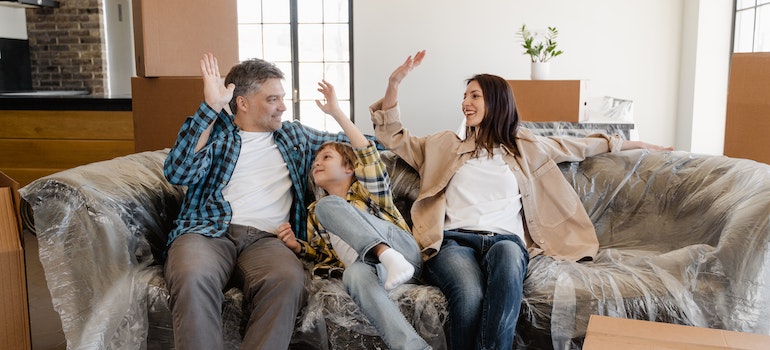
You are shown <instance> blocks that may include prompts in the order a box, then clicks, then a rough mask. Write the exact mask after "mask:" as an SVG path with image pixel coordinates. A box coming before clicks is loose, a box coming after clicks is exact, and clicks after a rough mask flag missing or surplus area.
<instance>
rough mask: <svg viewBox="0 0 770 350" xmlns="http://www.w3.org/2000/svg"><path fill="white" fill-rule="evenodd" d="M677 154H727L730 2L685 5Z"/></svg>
mask: <svg viewBox="0 0 770 350" xmlns="http://www.w3.org/2000/svg"><path fill="white" fill-rule="evenodd" d="M684 12H685V16H684V18H683V22H684V30H683V31H682V42H683V45H682V61H681V63H680V67H681V70H680V82H681V84H680V89H679V93H680V94H679V110H678V112H679V113H678V116H679V118H678V120H677V129H676V130H677V132H676V144H675V147H676V149H683V150H690V151H692V152H696V153H706V154H723V151H724V139H725V137H724V136H725V118H726V109H727V82H728V75H729V65H730V42H731V40H730V39H731V37H732V35H731V34H732V18H733V14H732V13H733V2H732V1H713V0H688V1H686V2H685V11H684Z"/></svg>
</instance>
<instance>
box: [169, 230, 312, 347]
mask: <svg viewBox="0 0 770 350" xmlns="http://www.w3.org/2000/svg"><path fill="white" fill-rule="evenodd" d="M165 276H166V281H167V282H168V288H169V293H170V294H171V310H172V316H173V322H174V343H175V344H176V348H177V349H181V350H184V349H207V350H208V349H223V347H224V340H223V337H222V302H223V300H224V294H223V290H224V289H225V287H226V285H227V284H228V281H230V279H231V278H232V279H233V282H234V283H237V285H238V286H241V288H242V290H243V295H244V297H243V310H244V312H245V313H246V315H248V324H247V326H246V331H245V334H244V336H243V342H242V344H241V348H242V349H287V348H288V347H289V341H290V340H291V336H292V333H293V331H294V322H295V318H296V317H297V314H298V313H299V311H300V310H301V308H302V306H303V305H304V303H305V300H306V298H307V293H308V292H307V283H308V279H307V276H306V274H305V272H304V270H303V266H302V263H301V262H300V261H299V260H298V259H297V257H296V256H295V255H294V253H293V252H292V251H291V250H290V249H289V248H287V247H286V246H285V245H284V244H283V242H281V241H280V240H279V239H277V238H276V237H275V236H274V235H273V234H271V233H268V232H264V231H261V230H258V229H256V228H253V227H248V226H241V225H230V228H229V229H228V230H227V233H226V234H225V235H224V236H222V237H217V238H214V237H207V236H203V235H200V234H196V233H186V234H183V235H181V236H179V237H178V238H176V239H175V240H174V241H173V242H172V243H171V247H170V248H169V251H168V259H167V260H166V265H165Z"/></svg>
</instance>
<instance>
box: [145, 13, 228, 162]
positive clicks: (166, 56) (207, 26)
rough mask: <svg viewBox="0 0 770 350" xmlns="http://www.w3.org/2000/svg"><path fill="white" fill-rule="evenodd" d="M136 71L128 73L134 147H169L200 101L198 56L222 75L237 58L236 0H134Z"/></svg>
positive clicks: (149, 148)
mask: <svg viewBox="0 0 770 350" xmlns="http://www.w3.org/2000/svg"><path fill="white" fill-rule="evenodd" d="M132 4H133V16H134V48H135V50H134V51H135V60H136V74H137V77H134V78H132V79H131V98H132V110H133V112H134V146H135V151H137V152H141V151H151V150H157V149H162V148H166V147H171V146H172V145H173V144H174V140H175V139H176V135H177V133H178V132H179V127H181V126H182V122H184V120H185V118H186V117H187V116H190V115H192V114H193V113H194V112H195V110H196V109H197V108H198V105H200V103H201V102H203V81H202V79H201V78H200V59H201V57H202V56H203V54H204V53H207V52H210V53H213V54H214V56H216V57H217V61H218V63H219V70H220V73H221V74H222V75H223V76H224V75H226V74H227V72H228V71H229V70H230V67H232V66H233V65H235V64H236V63H237V62H238V16H237V2H236V0H224V1H215V2H212V1H208V0H165V1H157V0H134V2H133V3H132Z"/></svg>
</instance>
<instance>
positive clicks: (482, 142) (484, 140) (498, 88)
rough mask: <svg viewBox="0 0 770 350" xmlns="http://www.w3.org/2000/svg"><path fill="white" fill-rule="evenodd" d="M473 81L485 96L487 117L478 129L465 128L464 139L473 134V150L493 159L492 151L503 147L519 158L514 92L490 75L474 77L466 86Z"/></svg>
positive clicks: (503, 81)
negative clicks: (474, 144)
mask: <svg viewBox="0 0 770 350" xmlns="http://www.w3.org/2000/svg"><path fill="white" fill-rule="evenodd" d="M472 81H476V82H478V83H479V86H481V92H482V93H483V94H484V104H485V107H486V114H485V115H484V119H482V120H481V123H480V124H479V126H478V130H475V129H476V128H475V127H468V128H467V130H466V137H468V136H467V135H471V133H474V132H475V133H476V146H477V147H478V148H481V147H483V148H484V149H486V150H487V153H488V154H489V155H490V157H491V156H492V149H493V148H494V147H495V146H496V145H498V144H499V145H504V146H506V147H508V148H509V149H511V150H512V151H513V152H514V154H516V155H518V154H519V150H518V148H516V131H517V129H518V127H519V114H518V112H516V102H515V101H514V98H513V90H511V86H510V85H508V82H507V81H505V79H503V78H501V77H499V76H496V75H491V74H477V75H474V76H473V77H472V78H470V79H468V80H466V82H465V85H466V86H467V85H468V84H470V83H471V82H472Z"/></svg>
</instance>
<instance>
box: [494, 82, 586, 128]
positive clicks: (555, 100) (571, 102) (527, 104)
mask: <svg viewBox="0 0 770 350" xmlns="http://www.w3.org/2000/svg"><path fill="white" fill-rule="evenodd" d="M508 85H510V86H511V89H512V90H513V97H514V99H515V100H516V110H517V111H518V112H519V118H520V119H521V120H522V121H528V122H553V121H565V122H572V123H577V122H580V121H583V120H584V119H585V110H586V108H587V104H588V100H587V92H586V90H587V83H586V81H583V80H508Z"/></svg>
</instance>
